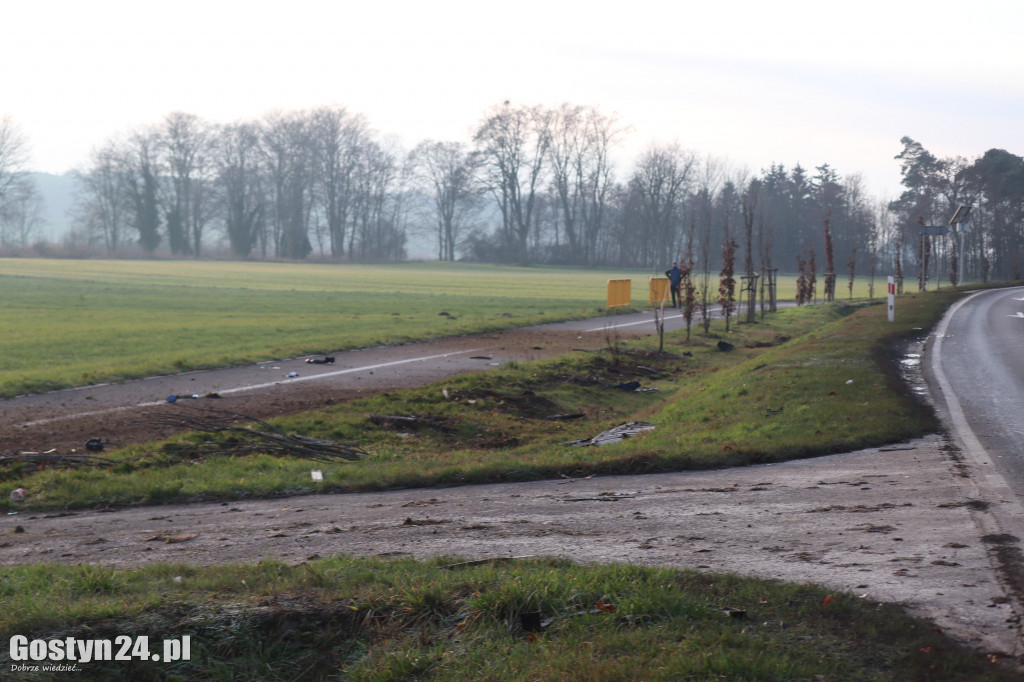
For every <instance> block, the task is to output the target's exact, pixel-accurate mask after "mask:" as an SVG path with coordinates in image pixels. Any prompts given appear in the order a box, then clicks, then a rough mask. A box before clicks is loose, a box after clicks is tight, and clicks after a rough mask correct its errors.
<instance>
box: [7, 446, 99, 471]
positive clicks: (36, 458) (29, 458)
mask: <svg viewBox="0 0 1024 682" xmlns="http://www.w3.org/2000/svg"><path fill="white" fill-rule="evenodd" d="M15 462H26V463H28V464H35V465H37V466H39V467H40V468H42V467H44V466H66V465H76V464H85V465H88V466H113V465H114V462H113V461H112V460H109V459H106V458H104V457H97V456H96V455H83V454H78V453H74V452H73V453H71V454H67V455H59V454H57V452H56V450H47V451H46V452H13V451H10V450H4V451H3V452H0V466H3V465H5V464H13V463H15Z"/></svg>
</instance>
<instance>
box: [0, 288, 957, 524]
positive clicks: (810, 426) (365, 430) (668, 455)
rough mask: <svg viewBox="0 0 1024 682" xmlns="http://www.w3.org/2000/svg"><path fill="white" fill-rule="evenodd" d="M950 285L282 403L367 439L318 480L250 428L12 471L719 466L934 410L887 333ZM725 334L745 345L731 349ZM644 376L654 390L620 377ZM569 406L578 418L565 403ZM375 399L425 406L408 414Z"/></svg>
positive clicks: (178, 481)
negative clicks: (618, 434) (267, 448)
mask: <svg viewBox="0 0 1024 682" xmlns="http://www.w3.org/2000/svg"><path fill="white" fill-rule="evenodd" d="M952 296H953V294H952V293H951V292H944V293H939V294H930V295H926V296H910V297H905V298H904V299H901V301H900V318H899V321H898V322H896V323H894V324H890V323H888V322H887V321H886V316H885V309H884V307H883V306H881V305H863V304H862V305H852V306H851V305H845V304H838V305H830V306H816V307H810V308H802V309H796V308H791V309H786V310H781V311H780V312H778V313H777V314H775V315H771V316H769V317H767V318H766V320H765V321H764V322H762V323H759V324H755V325H739V326H738V327H735V328H734V331H731V332H729V333H728V334H726V333H724V332H723V331H722V329H721V328H720V327H719V326H718V324H719V323H716V326H714V327H712V335H711V336H710V337H704V336H699V335H695V336H694V338H693V339H692V340H691V341H690V342H686V341H685V337H684V335H682V334H677V335H674V336H670V337H669V339H668V340H667V343H666V348H667V349H668V350H667V352H665V353H659V352H657V347H658V346H657V343H658V341H657V339H656V338H654V339H648V340H646V341H641V342H637V343H632V344H629V345H626V344H620V343H617V342H616V341H615V340H614V339H610V344H609V349H608V350H605V351H602V352H595V353H575V354H573V355H571V356H565V357H562V358H557V359H553V360H548V361H541V362H535V363H523V364H513V365H511V366H506V367H502V368H500V369H496V370H494V371H491V372H484V373H479V374H474V375H467V376H461V377H455V378H452V379H450V380H446V381H444V382H441V383H437V384H433V385H429V386H426V387H423V388H420V389H416V390H410V391H403V392H394V393H387V394H382V395H378V396H375V397H372V398H366V399H362V400H358V401H354V402H348V403H341V404H338V405H335V406H332V407H330V408H325V409H322V410H318V411H315V412H309V413H304V414H301V415H296V416H292V417H288V418H283V419H279V420H277V421H276V424H277V426H278V427H279V428H281V429H283V430H285V431H288V432H294V433H298V434H301V435H304V436H310V437H315V438H322V439H330V440H334V441H342V442H348V443H353V444H355V445H357V446H359V447H360V448H362V449H363V450H364V451H365V455H364V456H363V458H362V459H361V460H360V461H356V462H345V463H340V464H328V465H319V464H317V465H314V466H315V468H319V469H322V470H323V475H324V480H323V481H322V482H313V481H312V480H311V477H310V473H309V471H310V468H311V466H310V463H309V462H308V461H305V460H301V459H288V458H281V457H271V456H268V455H247V456H244V457H232V456H228V455H227V454H226V453H229V452H230V451H231V450H232V448H233V446H234V445H235V444H236V441H237V436H230V437H229V436H216V437H211V436H209V435H208V434H197V435H191V436H185V437H181V438H177V439H175V440H174V441H173V442H170V443H164V444H160V443H155V444H148V445H145V446H133V447H130V448H126V449H124V450H121V451H119V452H114V453H111V454H110V455H109V456H110V457H111V458H112V459H113V460H115V461H116V462H117V464H116V465H115V466H114V467H113V468H111V469H101V468H81V469H78V470H75V471H69V470H44V471H32V470H30V469H29V468H28V467H27V466H21V467H11V468H9V469H7V470H6V471H5V472H3V473H2V474H0V480H3V481H5V482H6V483H7V484H8V485H9V486H10V487H12V488H13V487H23V488H25V489H26V490H27V491H28V501H27V502H26V503H25V504H26V506H27V507H28V508H38V509H43V508H50V509H53V508H65V509H66V508H78V507H89V506H96V505H126V504H129V505H130V504H161V503H167V502H180V501H190V500H210V499H237V498H247V497H260V496H275V495H292V494H299V493H306V492H315V491H334V492H341V491H358V490H371V489H387V488H398V487H416V486H433V485H455V484H462V483H483V482H493V481H513V480H530V479H539V478H547V477H557V476H560V475H570V476H572V475H587V474H595V473H599V474H608V473H643V472H651V471H668V470H678V469H688V468H708V467H721V466H730V465H739V464H749V463H756V462H769V461H779V460H783V459H791V458H794V457H803V456H809V455H815V454H824V453H830V452H838V451H844V450H852V449H857V448H862V447H868V446H874V445H881V444H883V443H889V442H894V441H899V440H903V439H906V438H911V437H914V436H918V435H921V434H923V433H927V432H930V431H933V430H934V429H935V428H936V423H935V421H934V418H933V416H932V415H931V412H930V411H929V410H928V409H925V408H923V407H922V406H921V405H920V403H919V402H918V401H916V400H915V399H914V398H913V397H912V396H911V395H910V392H909V390H908V389H907V388H906V386H905V385H904V384H903V383H902V382H901V381H899V379H898V377H897V376H896V375H895V370H894V368H893V365H894V363H895V360H894V359H893V358H892V357H890V355H891V354H892V353H893V352H894V351H891V350H888V349H889V348H890V346H891V345H892V344H894V343H895V342H896V341H895V340H896V339H900V338H904V337H907V336H913V335H919V334H921V333H922V332H920V331H917V329H918V328H927V327H929V326H931V324H932V323H933V322H934V321H935V320H937V319H938V318H939V317H940V316H941V313H942V311H943V310H944V309H945V308H946V306H947V305H948V303H949V302H950V301H951V300H952ZM725 339H728V343H730V344H733V345H734V346H735V349H734V350H732V351H728V352H723V351H721V350H719V347H718V342H719V341H723V340H725ZM631 381H637V382H639V383H640V385H641V386H643V387H647V388H655V389H657V391H656V392H648V393H638V392H631V391H624V390H619V389H618V388H616V386H617V385H618V384H621V383H628V382H631ZM203 404H204V405H209V406H210V407H213V408H216V407H217V405H216V401H215V400H209V401H205V402H204V403H203ZM166 409H167V410H172V409H183V408H172V407H170V406H168V407H167V408H166ZM566 414H575V415H578V418H576V419H550V417H553V416H556V415H566ZM371 415H384V416H400V417H408V416H417V417H420V418H422V419H421V420H420V421H419V422H418V423H412V424H407V425H402V426H398V427H394V426H393V425H389V424H387V423H381V422H380V421H379V420H377V421H375V420H374V419H373V418H372V416H371ZM631 420H643V421H648V422H651V423H653V424H655V425H656V429H655V430H654V431H652V432H649V433H648V434H645V435H643V436H640V437H637V438H633V439H629V440H627V441H625V442H623V443H621V444H617V445H615V446H614V447H573V446H569V445H565V444H564V443H566V442H567V441H572V440H577V439H584V438H590V437H592V436H595V435H597V434H598V433H601V432H602V431H605V430H606V429H608V428H611V427H613V426H616V425H618V424H621V423H623V422H627V421H631ZM232 438H234V439H235V441H233V440H231V439H232ZM13 505H14V503H12V502H10V501H8V500H3V501H0V506H6V507H7V508H13Z"/></svg>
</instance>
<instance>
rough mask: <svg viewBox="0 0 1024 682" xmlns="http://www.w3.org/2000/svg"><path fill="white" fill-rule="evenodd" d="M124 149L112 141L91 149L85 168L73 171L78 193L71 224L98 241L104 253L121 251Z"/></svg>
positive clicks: (124, 221)
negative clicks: (101, 244)
mask: <svg viewBox="0 0 1024 682" xmlns="http://www.w3.org/2000/svg"><path fill="white" fill-rule="evenodd" d="M123 153H124V150H123V149H121V148H119V146H118V143H117V142H115V141H108V142H107V143H106V144H105V145H104V146H102V147H97V148H94V149H93V150H92V151H91V152H90V154H89V165H88V167H87V168H86V170H84V171H76V172H75V177H76V178H77V179H78V183H79V187H80V192H79V196H78V201H77V202H76V205H75V222H76V223H77V224H78V225H79V226H80V229H82V230H83V231H84V233H85V234H87V235H89V238H90V241H91V240H93V239H102V241H103V246H104V248H105V249H106V250H107V252H108V253H115V252H117V250H118V249H120V248H121V246H122V243H123V241H124V237H125V234H124V233H125V230H126V229H127V227H128V220H129V213H130V208H129V207H128V205H127V203H126V200H127V194H126V191H125V187H124V177H123V175H122V169H123V162H122V155H123Z"/></svg>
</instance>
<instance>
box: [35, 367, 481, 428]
mask: <svg viewBox="0 0 1024 682" xmlns="http://www.w3.org/2000/svg"><path fill="white" fill-rule="evenodd" d="M480 350H483V348H470V349H469V350H460V351H454V352H451V353H440V354H438V355H424V356H422V357H418V358H406V359H405V360H393V361H391V362H380V363H377V364H376V365H363V366H361V367H351V368H349V369H339V370H336V371H334V372H323V373H321V374H309V375H306V376H297V377H290V378H285V379H279V380H277V381H267V382H264V383H261V384H250V385H248V386H237V387H235V388H228V389H223V390H219V391H217V393H218V394H220V395H224V394H225V393H241V392H243V391H256V390H259V389H261V388H269V387H271V386H276V385H278V384H285V383H288V384H293V383H296V382H298V381H312V380H314V379H326V378H328V377H334V376H339V375H341V374H352V373H353V372H368V371H370V370H374V369H381V368H383V367H394V366H395V365H405V364H408V363H410V362H425V361H427V360H437V359H439V358H446V357H448V356H450V355H464V354H466V353H476V352H477V351H480ZM164 402H166V400H154V401H148V402H144V403H138V404H136V405H124V406H120V407H111V408H108V409H106V410H94V411H92V412H78V413H76V414H64V415H60V416H58V417H48V418H46V419H36V420H35V421H30V422H24V423H23V424H20V426H39V425H41V424H50V423H53V422H58V421H64V420H67V419H78V418H79V417H96V416H99V415H102V414H112V413H114V412H123V411H125V410H131V409H134V408H137V407H155V406H156V405H160V404H162V403H164Z"/></svg>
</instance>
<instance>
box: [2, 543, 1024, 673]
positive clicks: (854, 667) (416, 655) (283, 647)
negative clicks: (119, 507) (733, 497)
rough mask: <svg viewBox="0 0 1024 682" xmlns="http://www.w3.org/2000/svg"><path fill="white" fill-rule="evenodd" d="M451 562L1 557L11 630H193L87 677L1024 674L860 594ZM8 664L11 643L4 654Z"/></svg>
mask: <svg viewBox="0 0 1024 682" xmlns="http://www.w3.org/2000/svg"><path fill="white" fill-rule="evenodd" d="M454 562H456V560H454V559H445V558H439V559H434V560H430V561H423V562H418V561H412V560H391V561H384V560H379V559H352V558H335V559H319V560H316V561H312V562H310V563H304V564H302V565H299V566H287V565H284V564H281V563H277V562H263V563H261V564H259V565H256V566H220V567H206V568H198V567H194V566H184V565H160V566H153V567H149V568H144V569H138V570H130V571H114V570H110V569H105V568H100V567H94V566H66V567H50V568H43V567H25V568H12V569H5V570H4V571H3V578H2V581H0V607H2V608H0V631H2V632H5V633H8V635H13V634H22V635H24V636H26V637H28V638H30V639H33V638H37V639H57V638H59V639H64V640H65V641H66V638H67V637H76V638H82V639H111V640H113V639H114V638H115V637H117V636H119V635H125V634H129V633H130V634H132V635H134V636H140V635H145V636H148V637H149V642H148V645H149V652H150V653H158V654H160V655H161V657H163V656H164V651H163V640H165V639H179V638H181V637H183V636H185V635H188V636H189V638H190V653H191V659H190V660H188V661H171V662H168V661H165V660H161V661H159V662H154V661H148V660H147V661H144V662H143V661H140V660H138V659H137V658H136V659H135V660H129V661H113V662H108V663H98V662H92V663H79V664H78V672H77V673H76V677H78V678H84V679H104V680H108V679H126V680H133V681H136V680H148V679H154V680H155V679H160V680H225V679H238V680H243V679H244V680H256V679H259V680H318V679H349V680H406V679H436V680H496V681H497V680H502V681H504V680H723V679H724V680H733V681H737V680H751V681H755V680H843V681H844V682H851V681H856V680H936V681H940V680H941V681H942V682H955V681H958V680H963V681H967V680H970V681H972V682H979V681H984V680H993V681H996V680H1011V679H1019V677H1018V676H1017V675H1016V674H1015V673H1012V672H1009V671H1007V670H1005V669H1003V668H1002V667H1001V666H999V665H995V664H994V662H993V660H992V658H987V657H986V656H985V654H982V653H979V652H975V651H970V650H968V649H965V648H963V647H961V646H959V645H957V644H956V643H955V642H952V641H950V640H949V639H947V638H946V637H944V636H943V635H942V633H941V632H939V631H938V629H937V628H935V627H934V626H933V625H930V624H928V623H926V622H923V621H919V620H915V619H912V618H910V617H908V616H907V615H906V614H904V613H903V612H902V611H901V610H900V609H899V608H898V607H896V606H891V605H879V604H874V603H871V602H868V601H865V600H861V599H858V598H857V597H856V596H854V595H852V594H843V593H835V594H830V593H828V592H827V591H825V590H824V589H822V588H818V587H809V586H801V585H795V584H788V583H777V582H769V581H764V580H752V579H742V578H737V577H734V576H728V575H707V574H700V573H697V572H693V571H681V570H669V569H652V568H640V567H636V566H614V565H613V566H586V567H581V566H576V565H573V564H571V563H569V562H566V561H560V560H551V559H548V560H545V559H535V560H522V561H508V562H502V563H487V562H483V563H477V564H472V565H461V566H458V565H453V564H454ZM115 651H116V648H115ZM18 663H25V661H21V662H18ZM28 663H31V661H29V662H28ZM66 663H69V662H66ZM11 664H12V661H11V660H10V650H9V648H8V647H7V646H5V647H4V648H3V649H2V650H0V665H3V667H4V669H5V670H11V668H10V667H9V666H10V665H11ZM68 674H69V673H59V674H55V675H53V676H52V678H51V677H48V676H47V675H46V674H45V673H28V674H25V678H26V679H32V680H45V679H57V678H60V679H64V678H65V677H66V676H67V675H68Z"/></svg>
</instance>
